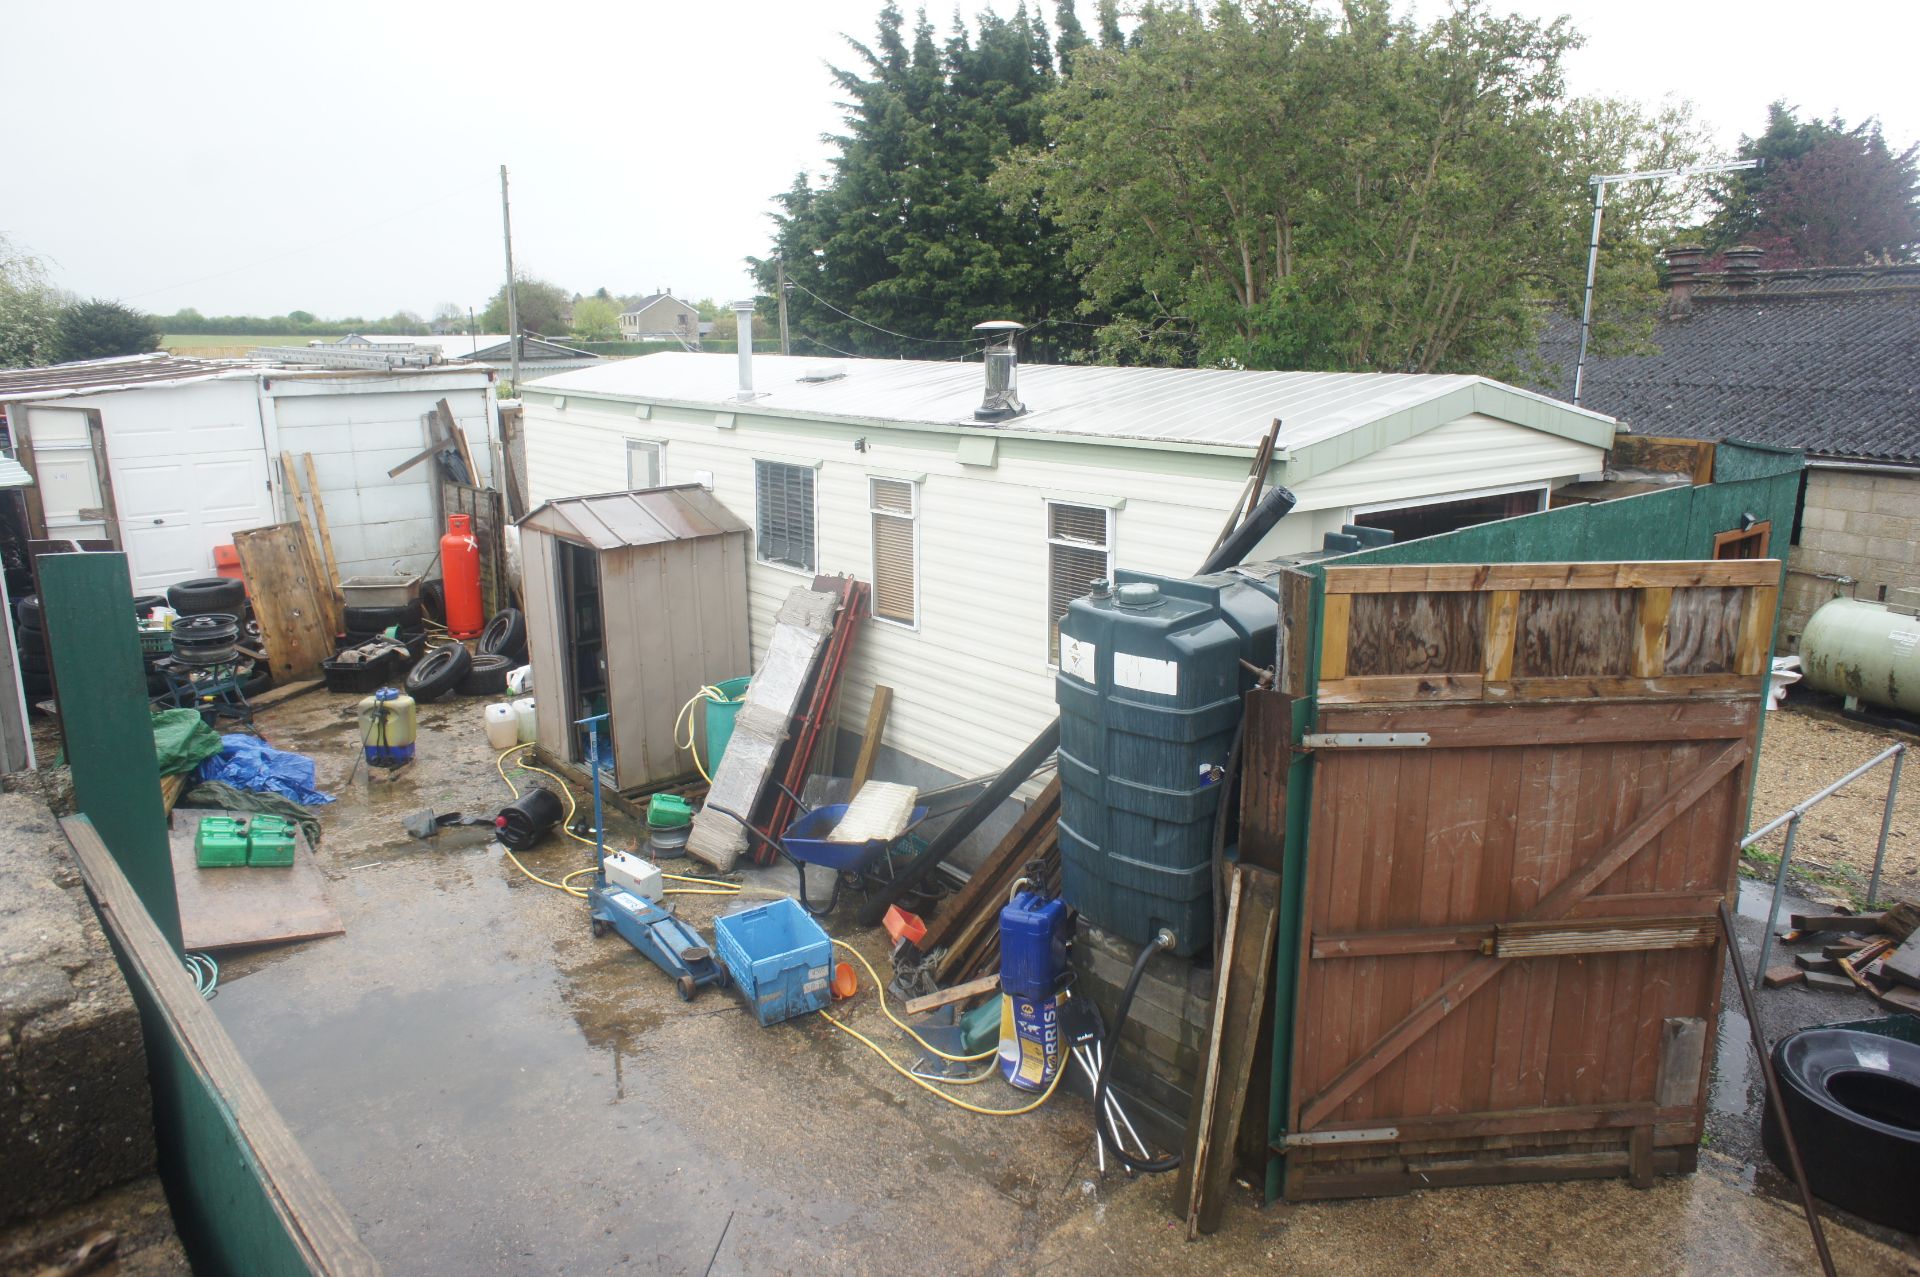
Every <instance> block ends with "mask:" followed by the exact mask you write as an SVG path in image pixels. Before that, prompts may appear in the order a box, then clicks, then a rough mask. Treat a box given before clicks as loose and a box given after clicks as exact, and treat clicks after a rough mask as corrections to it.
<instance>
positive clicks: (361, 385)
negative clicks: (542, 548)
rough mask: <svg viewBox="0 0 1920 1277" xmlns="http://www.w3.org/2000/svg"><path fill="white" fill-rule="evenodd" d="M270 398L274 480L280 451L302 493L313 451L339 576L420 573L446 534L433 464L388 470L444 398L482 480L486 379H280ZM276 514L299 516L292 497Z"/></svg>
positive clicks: (417, 446)
mask: <svg viewBox="0 0 1920 1277" xmlns="http://www.w3.org/2000/svg"><path fill="white" fill-rule="evenodd" d="M268 394H269V395H270V397H271V402H272V405H273V421H274V426H275V431H274V433H275V440H276V441H275V443H274V448H275V450H276V451H275V453H274V458H273V464H274V477H275V479H276V480H277V479H278V478H279V452H280V451H281V450H284V451H286V452H289V453H292V454H293V457H294V460H295V463H296V468H297V469H298V470H299V473H300V486H301V487H302V488H303V489H304V488H305V487H306V484H307V476H306V468H305V466H304V465H301V464H299V463H300V458H301V456H302V454H304V453H309V452H310V453H312V454H313V465H314V471H315V473H316V474H317V475H318V476H319V480H320V496H321V500H322V501H323V502H324V503H325V505H326V511H327V530H328V532H329V534H330V535H331V537H332V539H333V553H334V558H335V560H336V561H337V562H338V564H339V567H340V574H341V575H342V576H354V575H375V576H377V575H382V574H385V573H388V572H393V571H395V570H396V567H395V565H396V564H397V565H398V568H397V570H398V571H401V572H410V573H418V572H424V571H425V570H426V569H427V567H428V566H429V565H430V564H431V563H432V561H433V555H434V552H435V550H436V549H437V547H438V545H439V541H440V534H441V532H442V531H443V529H442V528H440V527H439V526H438V524H437V523H436V521H435V518H434V508H435V507H434V486H433V485H434V484H436V483H437V482H438V481H439V467H438V466H436V465H434V464H433V463H431V462H421V463H419V464H417V465H415V466H413V467H412V468H410V469H408V470H404V471H402V472H401V473H400V474H398V475H395V476H392V477H389V476H388V475H387V471H388V470H390V469H392V468H393V467H394V466H397V465H399V464H400V463H401V462H403V461H405V460H407V459H408V458H410V457H412V456H414V455H416V454H417V453H418V452H419V451H420V450H421V449H422V448H424V447H425V446H426V440H427V435H426V428H425V426H424V425H423V424H422V420H421V419H422V417H423V416H424V415H425V414H426V413H428V412H431V411H432V410H433V406H434V403H435V401H437V400H439V399H442V398H444V399H446V401H447V406H448V407H449V408H451V409H452V410H453V416H454V420H455V421H457V422H459V424H460V427H461V429H462V430H464V431H465V432H466V435H467V446H468V448H469V449H470V450H471V451H472V453H473V458H474V464H475V465H477V466H479V467H480V469H481V472H482V474H483V475H484V474H486V473H487V470H488V464H489V462H488V456H489V449H488V447H487V442H488V439H489V437H490V434H491V432H490V431H489V429H488V426H487V422H488V420H489V419H490V417H491V415H492V386H491V383H489V382H488V381H487V379H486V374H485V373H484V372H461V373H448V374H445V375H441V376H434V377H431V378H417V379H413V380H411V381H403V382H400V383H397V384H396V383H394V382H390V381H384V380H382V381H373V382H355V381H332V382H329V381H320V380H315V381H297V380H293V379H283V380H277V381H274V382H273V383H272V387H271V389H270V390H269V391H268ZM276 486H278V485H277V483H276ZM283 496H284V494H283ZM281 509H282V511H283V517H285V518H287V519H293V518H295V517H296V516H295V515H294V512H293V506H292V504H291V501H290V500H283V503H282V506H281Z"/></svg>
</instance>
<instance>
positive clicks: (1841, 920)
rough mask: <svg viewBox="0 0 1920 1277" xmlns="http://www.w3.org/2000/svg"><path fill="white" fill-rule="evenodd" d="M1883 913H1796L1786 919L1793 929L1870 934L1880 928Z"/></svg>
mask: <svg viewBox="0 0 1920 1277" xmlns="http://www.w3.org/2000/svg"><path fill="white" fill-rule="evenodd" d="M1884 917H1885V915H1884V914H1878V913H1796V914H1789V915H1788V921H1789V923H1790V924H1791V925H1792V927H1793V929H1794V930H1795V931H1847V932H1852V933H1853V934H1855V935H1870V934H1873V933H1875V932H1878V931H1879V930H1880V926H1881V920H1882V919H1883V918H1884Z"/></svg>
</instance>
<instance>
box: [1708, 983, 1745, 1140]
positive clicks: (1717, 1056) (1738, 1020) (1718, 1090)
mask: <svg viewBox="0 0 1920 1277" xmlns="http://www.w3.org/2000/svg"><path fill="white" fill-rule="evenodd" d="M1752 1066H1753V1029H1752V1027H1751V1026H1750V1024H1749V1023H1748V1021H1747V1017H1746V1016H1744V1015H1742V1014H1740V1013H1739V1012H1738V1011H1735V1010H1734V1009H1733V1008H1732V1007H1724V1008H1722V1009H1721V1012H1720V1041H1719V1044H1718V1045H1717V1046H1716V1047H1715V1049H1714V1056H1713V1086H1712V1088H1711V1089H1710V1090H1709V1091H1708V1093H1707V1103H1708V1104H1709V1105H1710V1106H1711V1107H1712V1109H1713V1111H1714V1112H1716V1113H1728V1114H1739V1113H1744V1112H1746V1111H1747V1083H1748V1081H1749V1079H1750V1075H1751V1073H1752Z"/></svg>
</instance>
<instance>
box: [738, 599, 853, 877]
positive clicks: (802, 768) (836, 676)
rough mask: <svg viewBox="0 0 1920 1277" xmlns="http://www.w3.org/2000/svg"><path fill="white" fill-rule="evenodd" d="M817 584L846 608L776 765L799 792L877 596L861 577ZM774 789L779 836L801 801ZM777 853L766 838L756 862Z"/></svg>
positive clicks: (769, 803) (770, 826)
mask: <svg viewBox="0 0 1920 1277" xmlns="http://www.w3.org/2000/svg"><path fill="white" fill-rule="evenodd" d="M813 588H814V589H816V590H822V591H825V592H827V593H830V594H836V595H838V596H839V598H840V610H839V611H838V612H836V613H835V614H834V618H833V633H832V634H831V635H829V636H828V638H827V650H826V651H825V652H824V653H822V655H821V658H820V663H819V665H818V666H817V667H816V668H815V672H814V678H813V686H812V687H811V688H810V689H809V690H808V694H807V702H806V710H805V712H804V713H803V714H802V715H801V716H800V718H799V720H798V722H797V723H796V724H795V727H794V731H793V734H792V735H791V736H789V737H788V738H787V744H786V748H785V749H784V750H783V751H782V752H781V756H780V763H779V766H778V767H777V768H776V771H777V772H778V775H779V780H780V783H781V784H783V785H785V786H786V787H787V788H788V789H790V790H792V791H793V792H794V793H796V794H803V793H805V792H806V784H807V777H808V776H810V775H811V774H812V773H813V754H814V750H815V749H816V748H817V747H818V746H819V743H820V734H821V730H822V729H823V728H824V727H825V726H826V724H827V722H828V721H829V720H830V719H831V718H832V715H833V703H834V700H835V698H836V697H838V696H839V694H840V676H841V673H842V672H843V671H844V670H845V668H846V664H847V658H848V657H849V656H850V655H851V654H852V652H853V644H854V640H855V639H856V638H857V637H858V636H859V634H860V622H862V621H864V620H866V619H867V615H868V612H869V604H870V602H871V600H872V594H873V591H872V588H871V587H870V586H868V585H867V583H866V582H865V581H856V580H855V579H853V578H852V577H850V576H818V577H815V578H814V579H813ZM769 792H770V794H771V798H770V799H769V798H766V797H763V798H762V799H761V803H762V805H763V806H764V807H767V808H768V812H767V819H766V820H765V821H764V822H762V824H763V827H764V828H765V829H767V830H769V831H770V832H771V833H773V834H774V836H776V837H778V836H779V834H780V833H781V832H782V831H783V830H785V829H786V827H787V826H788V825H790V824H792V823H793V820H794V817H795V816H796V815H798V814H799V805H798V804H797V803H795V802H794V800H793V799H791V798H789V797H788V796H787V795H786V794H785V793H784V792H783V791H782V790H780V789H779V788H777V787H775V788H771V789H770V790H769ZM774 854H775V853H774V850H773V848H772V847H770V846H768V845H767V844H766V843H764V842H759V843H756V844H755V846H754V850H753V858H754V862H755V863H756V864H761V865H767V864H772V863H773V859H774Z"/></svg>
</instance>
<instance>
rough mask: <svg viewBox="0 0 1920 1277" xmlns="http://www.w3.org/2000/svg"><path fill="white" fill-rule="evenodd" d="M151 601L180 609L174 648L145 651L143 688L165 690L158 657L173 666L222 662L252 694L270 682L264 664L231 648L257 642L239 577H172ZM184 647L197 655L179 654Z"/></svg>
mask: <svg viewBox="0 0 1920 1277" xmlns="http://www.w3.org/2000/svg"><path fill="white" fill-rule="evenodd" d="M137 602H138V601H137V600H136V603H137ZM155 602H164V603H165V604H166V605H167V606H169V607H171V608H172V609H173V610H174V611H175V612H178V613H179V614H180V619H179V620H177V621H175V622H174V639H173V643H174V649H175V651H174V654H173V655H172V656H169V655H168V654H166V653H164V652H162V653H158V654H155V653H147V655H146V661H147V690H148V691H149V692H151V693H152V694H154V695H156V696H157V695H159V694H160V693H161V692H164V691H166V690H167V680H166V676H165V674H163V673H162V672H161V669H160V663H161V662H162V661H172V662H173V664H174V666H175V667H176V668H187V667H191V666H194V665H208V664H223V665H228V666H230V667H231V668H232V669H233V671H234V674H235V675H236V676H237V677H238V678H239V679H240V680H241V685H242V688H243V690H244V692H245V694H246V695H248V696H253V695H257V694H258V693H260V692H263V691H265V690H266V689H267V688H269V687H271V686H273V674H272V672H271V671H270V670H268V669H267V668H266V667H265V666H262V665H257V664H256V663H255V662H254V660H253V658H252V657H250V656H246V655H244V654H239V655H236V654H235V653H234V652H233V651H232V650H231V649H232V648H233V647H234V646H239V647H247V648H252V649H254V650H255V651H258V650H259V647H260V627H259V625H258V624H257V623H256V622H255V621H254V619H253V609H252V605H251V604H250V603H249V602H248V601H247V589H246V586H245V585H243V584H242V583H241V582H240V581H238V580H236V579H234V578H233V577H226V576H203V577H196V578H194V579H193V580H191V581H175V582H174V583H173V584H172V585H169V586H168V587H167V597H166V598H165V599H160V600H155ZM143 615H144V613H143ZM187 648H195V649H197V651H196V652H195V655H196V656H197V657H198V659H196V660H187V659H184V653H185V649H187Z"/></svg>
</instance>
